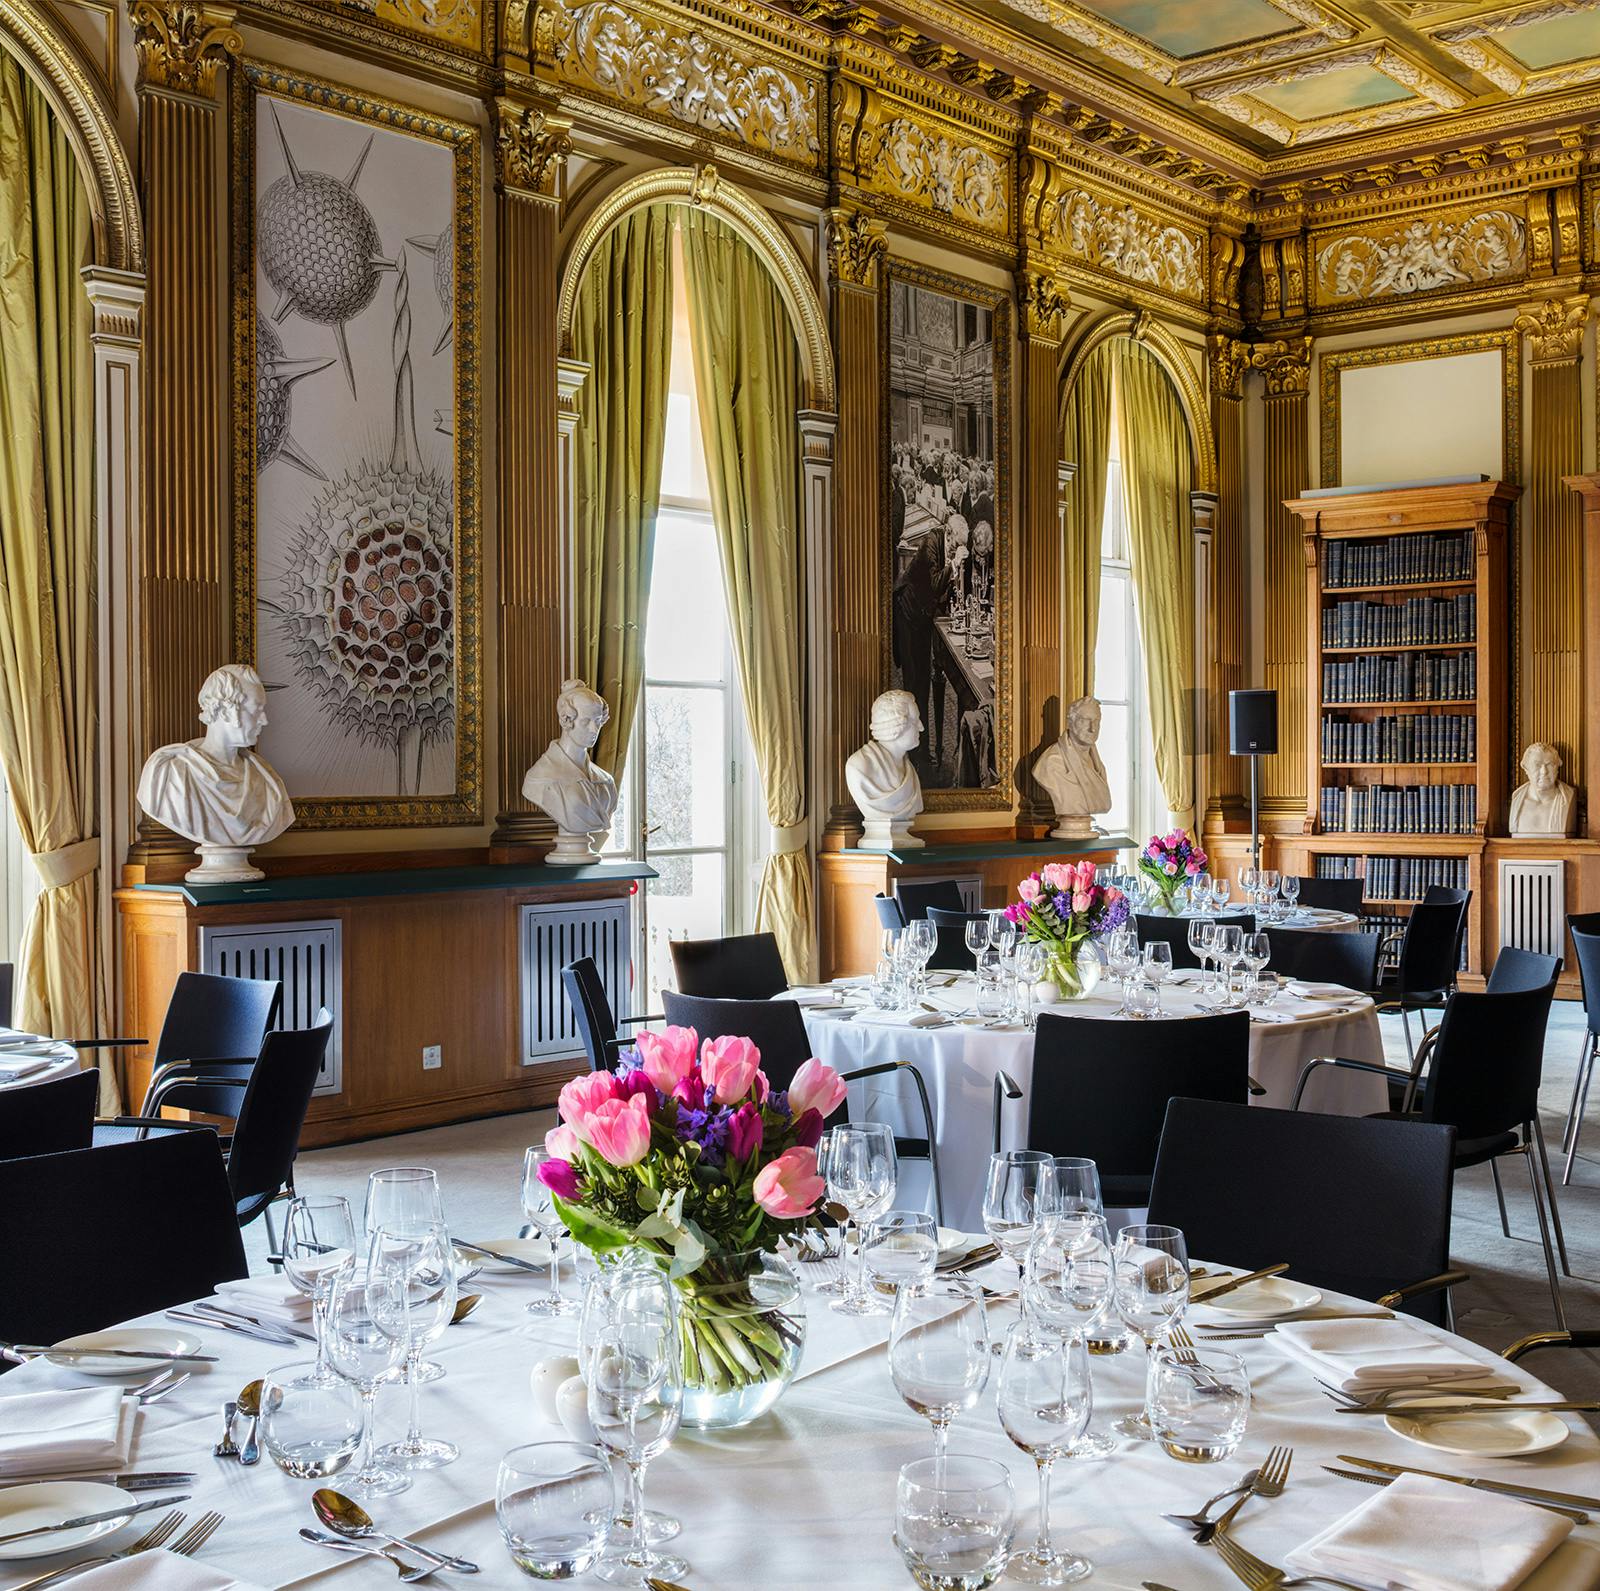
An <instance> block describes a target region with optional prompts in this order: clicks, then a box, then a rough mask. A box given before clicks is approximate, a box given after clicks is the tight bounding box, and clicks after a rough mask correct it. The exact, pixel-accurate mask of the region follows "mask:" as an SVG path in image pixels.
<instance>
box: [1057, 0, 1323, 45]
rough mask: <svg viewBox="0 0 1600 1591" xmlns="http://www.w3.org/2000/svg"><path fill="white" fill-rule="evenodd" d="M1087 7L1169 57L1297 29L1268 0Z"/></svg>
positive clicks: (1104, 1)
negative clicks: (1164, 52)
mask: <svg viewBox="0 0 1600 1591" xmlns="http://www.w3.org/2000/svg"><path fill="white" fill-rule="evenodd" d="M1088 9H1089V10H1091V11H1093V12H1094V14H1095V15H1096V16H1099V17H1103V18H1104V19H1105V20H1106V21H1107V22H1112V23H1115V24H1116V26H1118V27H1119V28H1122V29H1123V30H1124V31H1126V32H1128V33H1131V34H1133V35H1134V36H1135V37H1136V38H1140V39H1143V40H1145V41H1146V42H1147V43H1149V44H1153V45H1154V46H1155V47H1156V48H1157V49H1158V50H1164V51H1166V52H1167V53H1168V54H1169V55H1173V56H1177V57H1180V58H1186V57H1189V56H1193V55H1206V54H1209V53H1211V52H1212V51H1215V50H1220V49H1224V48H1226V47H1227V46H1228V45H1230V44H1243V43H1245V42H1247V41H1248V40H1251V39H1264V38H1270V37H1271V36H1272V35H1273V34H1278V33H1286V32H1290V31H1292V30H1293V29H1294V28H1295V27H1297V26H1298V23H1297V22H1296V20H1295V18H1294V17H1292V16H1288V15H1286V14H1285V13H1284V12H1282V11H1280V10H1279V9H1278V8H1277V7H1276V6H1274V5H1271V4H1269V3H1268V0H1204V3H1203V4H1202V3H1199V0H1191V3H1186V4H1174V3H1173V0H1090V4H1089V6H1088Z"/></svg>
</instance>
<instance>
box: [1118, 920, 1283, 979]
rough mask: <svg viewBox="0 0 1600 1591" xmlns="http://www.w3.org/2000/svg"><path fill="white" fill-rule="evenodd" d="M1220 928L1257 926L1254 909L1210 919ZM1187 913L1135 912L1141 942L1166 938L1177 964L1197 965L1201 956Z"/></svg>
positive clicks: (1181, 965)
mask: <svg viewBox="0 0 1600 1591" xmlns="http://www.w3.org/2000/svg"><path fill="white" fill-rule="evenodd" d="M1210 920H1211V921H1212V922H1214V923H1216V924H1217V925H1218V927H1221V928H1228V927H1232V928H1240V929H1243V930H1244V932H1245V933H1247V934H1248V933H1252V932H1254V930H1255V926H1256V920H1255V916H1254V914H1253V913H1251V912H1235V913H1233V914H1232V915H1231V916H1218V917H1213V918H1211V919H1210ZM1190 921H1191V919H1190V918H1187V917H1157V916H1154V915H1152V914H1151V913H1148V912H1135V913H1134V915H1133V923H1134V927H1135V928H1137V929H1138V931H1139V944H1140V946H1141V947H1142V946H1144V945H1153V944H1156V943H1158V942H1162V941H1164V942H1165V943H1167V944H1169V945H1171V946H1172V965H1173V966H1174V967H1198V966H1199V965H1200V958H1199V957H1198V956H1197V955H1196V954H1195V953H1194V952H1193V951H1192V950H1191V949H1190V948H1189V923H1190Z"/></svg>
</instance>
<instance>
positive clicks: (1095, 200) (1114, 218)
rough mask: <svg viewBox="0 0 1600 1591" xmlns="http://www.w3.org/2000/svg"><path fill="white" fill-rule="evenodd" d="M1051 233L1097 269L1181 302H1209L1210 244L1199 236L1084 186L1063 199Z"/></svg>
mask: <svg viewBox="0 0 1600 1591" xmlns="http://www.w3.org/2000/svg"><path fill="white" fill-rule="evenodd" d="M1050 231H1051V232H1052V234H1053V236H1054V238H1055V240H1056V242H1057V243H1058V244H1059V245H1060V246H1061V247H1062V248H1063V249H1064V250H1065V251H1066V252H1067V254H1069V255H1070V256H1072V257H1073V258H1074V259H1077V260H1080V261H1082V262H1083V263H1084V264H1085V265H1089V266H1092V267H1093V268H1094V269H1096V270H1100V271H1105V272H1106V273H1107V274H1108V275H1111V276H1118V277H1121V278H1122V280H1123V281H1126V282H1139V283H1141V284H1143V285H1144V286H1147V287H1155V288H1159V289H1160V290H1161V291H1162V292H1164V293H1171V294H1172V295H1173V296H1174V297H1175V298H1186V299H1189V300H1191V301H1192V302H1194V303H1201V302H1203V301H1204V299H1205V292H1206V277H1205V240H1204V237H1203V236H1202V234H1200V233H1198V232H1190V231H1187V230H1185V229H1184V228H1183V227H1179V226H1173V225H1171V224H1170V223H1169V222H1166V221H1164V220H1162V219H1160V218H1159V217H1156V216H1153V215H1150V214H1148V213H1146V212H1145V211H1142V210H1138V209H1135V208H1134V206H1133V205H1131V204H1117V203H1115V202H1112V201H1110V200H1107V199H1102V198H1100V197H1098V196H1097V195H1095V194H1093V193H1089V192H1087V191H1085V190H1084V189H1081V188H1080V189H1077V190H1075V191H1072V192H1069V193H1065V194H1063V195H1062V196H1061V198H1060V199H1059V200H1057V202H1056V206H1055V214H1054V218H1053V226H1052V227H1051V228H1050Z"/></svg>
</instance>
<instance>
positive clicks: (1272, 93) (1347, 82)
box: [1252, 66, 1412, 122]
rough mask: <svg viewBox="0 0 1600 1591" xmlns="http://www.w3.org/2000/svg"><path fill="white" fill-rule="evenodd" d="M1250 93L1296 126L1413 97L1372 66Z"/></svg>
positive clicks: (1272, 85) (1341, 69)
mask: <svg viewBox="0 0 1600 1591" xmlns="http://www.w3.org/2000/svg"><path fill="white" fill-rule="evenodd" d="M1252 92H1253V94H1254V97H1255V98H1256V99H1259V100H1262V101H1264V102H1265V103H1266V104H1268V105H1270V106H1272V108H1273V109H1274V110H1278V111H1282V112H1283V114H1284V115H1285V116H1291V117H1293V118H1294V120H1295V121H1297V122H1311V121H1316V120H1318V119H1319V118H1321V117H1323V116H1338V115H1341V114H1347V113H1349V112H1350V111H1358V110H1369V109H1371V107H1372V106H1374V105H1389V104H1392V103H1393V102H1394V101H1395V100H1401V99H1410V98H1411V97H1412V95H1411V90H1410V89H1408V88H1406V87H1405V86H1404V85H1403V84H1400V83H1397V82H1395V80H1394V79H1393V78H1392V77H1386V76H1385V75H1384V74H1383V73H1382V72H1380V71H1378V70H1377V68H1376V67H1371V66H1341V67H1337V68H1336V69H1335V70H1333V71H1331V72H1319V73H1317V74H1316V75H1315V76H1312V77H1300V78H1290V79H1288V80H1286V81H1285V82H1282V83H1269V84H1266V85H1265V86H1263V87H1261V88H1257V89H1254V90H1253V91H1252Z"/></svg>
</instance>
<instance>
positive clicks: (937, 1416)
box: [889, 1276, 992, 1459]
mask: <svg viewBox="0 0 1600 1591" xmlns="http://www.w3.org/2000/svg"><path fill="white" fill-rule="evenodd" d="M991 1357H992V1354H991V1352H990V1347H989V1318H988V1315H987V1313H986V1312H985V1310H984V1307H983V1289H982V1288H981V1287H979V1286H978V1285H977V1283H976V1282H971V1281H968V1280H967V1278H966V1277H964V1276H935V1277H934V1279H933V1280H932V1281H931V1282H922V1283H919V1284H918V1285H917V1286H915V1287H902V1288H901V1289H900V1290H899V1292H898V1293H896V1294H895V1300H894V1318H893V1319H892V1320H891V1321H890V1323H889V1374H890V1376H891V1377H892V1378H893V1380H894V1389H895V1391H896V1392H898V1393H899V1394H900V1396H901V1397H902V1398H903V1399H904V1400H905V1402H906V1404H907V1406H908V1407H910V1408H911V1409H913V1410H914V1411H915V1412H916V1413H918V1414H920V1415H922V1416H923V1418H924V1419H926V1420H927V1421H929V1423H930V1424H931V1425H932V1426H933V1451H934V1456H935V1457H936V1458H939V1459H942V1458H943V1457H944V1455H945V1450H946V1448H947V1447H948V1445H949V1441H950V1422H951V1421H952V1420H953V1419H955V1417H956V1415H958V1414H959V1413H960V1412H961V1411H962V1410H963V1409H970V1408H971V1407H972V1406H973V1404H975V1403H976V1402H977V1401H978V1399H979V1398H980V1397H981V1396H982V1395H983V1389H984V1387H985V1386H986V1385H987V1384H988V1380H989V1361H990V1358H991Z"/></svg>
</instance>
